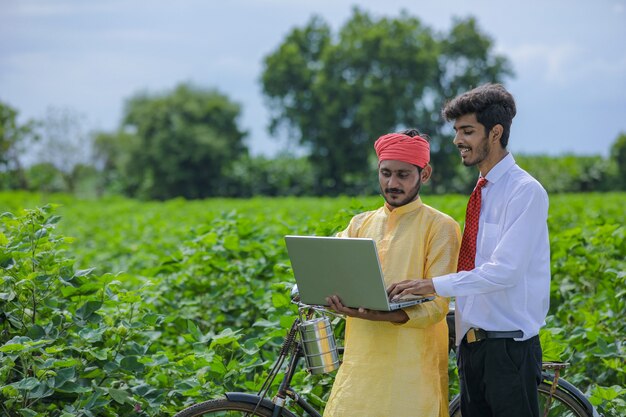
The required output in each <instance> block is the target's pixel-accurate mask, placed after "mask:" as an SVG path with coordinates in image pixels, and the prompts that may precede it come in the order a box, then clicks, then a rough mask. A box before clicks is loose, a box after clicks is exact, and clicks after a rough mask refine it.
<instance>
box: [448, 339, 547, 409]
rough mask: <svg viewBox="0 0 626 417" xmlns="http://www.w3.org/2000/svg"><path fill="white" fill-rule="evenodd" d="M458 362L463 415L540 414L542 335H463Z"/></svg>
mask: <svg viewBox="0 0 626 417" xmlns="http://www.w3.org/2000/svg"><path fill="white" fill-rule="evenodd" d="M457 365H458V368H459V379H460V385H461V414H462V415H463V417H517V416H519V417H539V403H538V398H537V386H538V385H539V383H540V382H541V345H540V344H539V336H535V337H532V338H530V339H528V340H524V341H522V342H516V341H515V340H514V339H486V340H482V341H480V342H474V343H468V342H467V341H466V340H465V338H463V341H462V342H461V345H460V346H459V352H458V360H457Z"/></svg>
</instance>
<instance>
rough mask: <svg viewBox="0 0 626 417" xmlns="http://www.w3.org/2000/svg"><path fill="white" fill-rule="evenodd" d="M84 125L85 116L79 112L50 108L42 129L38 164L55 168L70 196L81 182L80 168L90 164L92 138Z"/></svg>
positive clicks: (69, 109)
mask: <svg viewBox="0 0 626 417" xmlns="http://www.w3.org/2000/svg"><path fill="white" fill-rule="evenodd" d="M84 125H85V116H84V115H82V114H80V113H79V112H77V111H76V110H73V109H71V108H62V107H48V109H47V111H46V117H45V119H44V121H43V123H42V126H41V128H42V135H41V137H42V139H41V143H40V144H39V152H38V153H39V155H38V162H39V163H41V164H43V165H44V166H45V165H49V166H54V167H55V168H56V169H57V170H58V172H59V173H60V174H61V177H62V179H63V182H64V184H65V187H66V190H67V191H69V192H71V193H73V192H74V191H75V189H76V185H77V182H78V181H79V179H80V172H81V167H83V166H85V165H88V164H89V163H90V162H91V152H92V138H91V136H90V135H89V134H88V133H87V132H86V131H85V128H84Z"/></svg>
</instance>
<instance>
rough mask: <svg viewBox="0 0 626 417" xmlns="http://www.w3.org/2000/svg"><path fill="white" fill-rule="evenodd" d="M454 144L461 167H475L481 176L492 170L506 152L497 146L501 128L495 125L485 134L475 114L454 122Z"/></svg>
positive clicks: (464, 116)
mask: <svg viewBox="0 0 626 417" xmlns="http://www.w3.org/2000/svg"><path fill="white" fill-rule="evenodd" d="M454 130H455V131H456V135H455V136H454V144H455V145H456V146H457V148H459V151H460V152H461V159H462V162H463V165H465V166H468V167H469V166H474V165H477V166H478V169H479V170H480V172H481V174H482V175H487V172H489V170H491V168H493V166H494V165H495V164H497V163H498V162H499V161H500V160H501V159H502V158H504V156H506V154H507V152H506V150H505V149H504V148H502V146H500V144H499V139H500V136H501V134H502V126H500V125H496V126H494V127H493V128H492V129H491V132H489V134H487V133H486V132H485V126H483V125H482V124H480V123H478V121H477V120H476V114H474V113H471V114H466V115H463V116H461V117H459V118H458V119H456V120H455V122H454Z"/></svg>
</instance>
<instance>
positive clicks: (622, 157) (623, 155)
mask: <svg viewBox="0 0 626 417" xmlns="http://www.w3.org/2000/svg"><path fill="white" fill-rule="evenodd" d="M611 159H612V160H613V161H615V164H616V165H617V187H618V188H619V189H622V190H626V133H620V134H619V136H618V137H617V139H615V142H614V143H613V145H612V146H611Z"/></svg>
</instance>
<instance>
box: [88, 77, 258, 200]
mask: <svg viewBox="0 0 626 417" xmlns="http://www.w3.org/2000/svg"><path fill="white" fill-rule="evenodd" d="M240 111H241V110H240V107H239V105H237V104H235V103H233V102H231V101H230V100H229V99H228V98H227V97H226V96H224V95H222V94H220V93H218V92H217V91H215V90H205V89H201V88H197V87H193V86H191V85H188V84H182V85H180V86H178V87H176V88H175V89H174V91H173V92H168V93H165V94H162V95H148V94H138V95H136V96H134V97H133V98H131V99H130V100H129V101H128V102H127V104H126V108H125V114H124V118H123V123H122V127H121V129H120V133H118V134H116V135H113V136H108V137H107V136H106V135H104V136H100V137H99V141H98V144H97V145H96V146H97V148H98V150H99V156H100V158H101V160H102V161H105V164H109V165H108V166H109V167H112V166H115V167H116V169H117V170H118V172H119V173H120V174H121V175H120V176H119V177H118V179H119V180H120V181H121V183H122V184H121V185H122V189H123V190H124V191H125V192H126V193H127V194H128V195H131V196H133V197H143V198H150V199H160V200H162V199H168V198H173V197H179V196H180V197H185V198H204V197H210V196H216V195H220V192H221V187H222V178H223V176H225V175H228V172H227V169H228V167H229V165H230V164H231V163H232V162H233V161H235V160H236V159H237V158H238V157H239V156H241V155H244V154H247V148H246V147H245V146H244V143H243V138H244V137H245V135H246V133H245V132H243V131H241V130H240V129H239V127H238V125H237V118H238V117H239V115H240Z"/></svg>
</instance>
